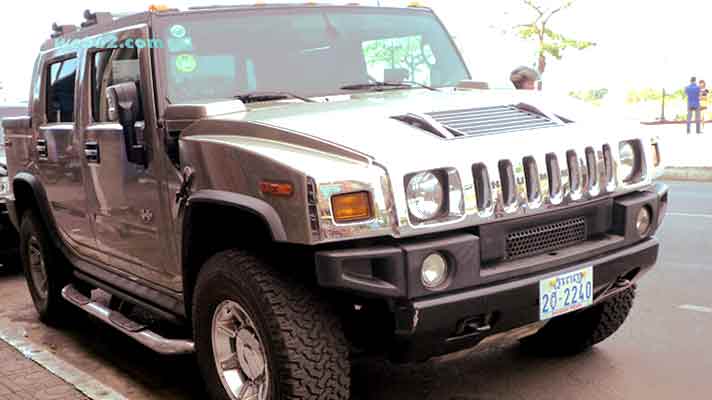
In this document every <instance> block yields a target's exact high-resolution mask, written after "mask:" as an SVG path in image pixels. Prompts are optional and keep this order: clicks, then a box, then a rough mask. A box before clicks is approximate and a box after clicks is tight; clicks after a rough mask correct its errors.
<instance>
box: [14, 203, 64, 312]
mask: <svg viewBox="0 0 712 400" xmlns="http://www.w3.org/2000/svg"><path fill="white" fill-rule="evenodd" d="M20 260H21V262H22V269H23V271H24V273H25V278H26V280H27V286H28V288H29V290H30V295H31V297H32V302H33V303H34V305H35V309H36V310H37V313H38V314H39V318H40V321H42V322H44V323H46V324H48V325H55V326H56V325H60V323H61V322H62V321H63V320H64V319H66V318H67V315H68V314H67V311H68V309H69V307H68V304H67V302H66V301H65V300H64V299H63V298H62V289H63V288H64V286H66V285H67V284H68V283H69V280H70V268H69V265H68V264H67V262H66V261H65V260H64V258H63V257H62V255H61V254H60V253H59V251H58V250H57V249H56V248H55V247H54V246H53V245H52V242H51V241H50V238H49V234H48V233H47V230H46V229H45V227H44V225H43V224H42V222H41V221H40V219H39V217H38V216H37V214H35V212H34V211H32V210H27V211H26V212H25V214H24V215H23V217H22V223H21V225H20Z"/></svg>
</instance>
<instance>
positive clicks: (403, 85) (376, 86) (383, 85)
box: [341, 81, 439, 92]
mask: <svg viewBox="0 0 712 400" xmlns="http://www.w3.org/2000/svg"><path fill="white" fill-rule="evenodd" d="M413 86H417V87H421V88H423V89H428V90H432V91H434V92H439V90H438V89H436V88H434V87H432V86H428V85H425V84H422V83H419V82H414V81H402V82H378V81H375V82H370V83H356V84H353V85H346V86H342V87H341V89H342V90H385V89H408V88H412V87H413Z"/></svg>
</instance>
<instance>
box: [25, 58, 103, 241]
mask: <svg viewBox="0 0 712 400" xmlns="http://www.w3.org/2000/svg"><path fill="white" fill-rule="evenodd" d="M79 56H80V54H79V53H78V52H76V51H74V52H70V51H63V50H62V49H59V50H55V51H53V52H51V53H49V54H47V55H46V57H45V58H44V60H45V62H44V63H43V65H42V70H41V74H42V78H41V88H40V90H41V91H42V92H43V93H44V95H43V96H41V99H43V101H42V102H41V103H40V105H39V107H40V108H41V112H40V113H38V114H39V121H38V122H39V124H37V125H36V126H37V128H36V131H35V132H34V135H33V141H34V151H35V155H34V156H35V157H34V159H35V162H36V163H37V167H38V171H39V177H40V180H41V182H42V184H43V186H44V188H45V191H46V192H47V198H48V200H49V203H50V207H51V209H52V212H53V215H54V218H55V221H56V223H57V227H58V228H59V231H60V234H61V235H62V236H63V238H64V239H65V241H66V242H67V244H69V245H70V247H72V248H74V249H75V250H76V251H77V252H79V253H84V254H91V248H92V247H95V244H96V242H95V239H94V234H93V231H92V227H91V221H90V219H89V215H88V213H87V191H86V185H85V177H84V175H83V173H82V167H81V166H82V165H81V163H82V157H83V155H84V154H83V151H82V143H83V138H82V137H80V130H79V128H78V115H79V113H78V108H79V100H78V99H77V96H76V95H75V94H76V93H77V90H78V86H79V85H78V76H79V68H78V66H79ZM33 126H35V125H33Z"/></svg>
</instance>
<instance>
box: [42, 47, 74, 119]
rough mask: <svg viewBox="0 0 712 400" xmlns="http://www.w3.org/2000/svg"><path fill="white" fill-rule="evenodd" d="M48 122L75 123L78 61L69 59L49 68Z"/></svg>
mask: <svg viewBox="0 0 712 400" xmlns="http://www.w3.org/2000/svg"><path fill="white" fill-rule="evenodd" d="M46 73H47V110H46V111H47V122H50V123H52V122H74V82H75V81H76V80H77V59H76V58H68V59H65V60H62V61H57V62H54V63H51V64H49V66H48V67H47V72H46Z"/></svg>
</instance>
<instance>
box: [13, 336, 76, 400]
mask: <svg viewBox="0 0 712 400" xmlns="http://www.w3.org/2000/svg"><path fill="white" fill-rule="evenodd" d="M0 399H3V400H29V399H43V400H80V399H86V397H84V396H83V395H82V394H81V393H79V391H77V389H75V388H74V386H72V385H69V384H68V383H67V382H65V381H63V380H62V379H60V378H58V377H56V376H54V375H53V374H52V373H50V372H49V371H47V370H46V369H44V368H43V367H41V366H40V365H38V364H36V363H35V362H34V361H31V360H30V359H28V358H27V357H25V356H24V355H23V354H22V353H20V352H19V351H17V350H15V348H13V347H11V346H10V345H9V344H7V343H5V342H3V341H0Z"/></svg>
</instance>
